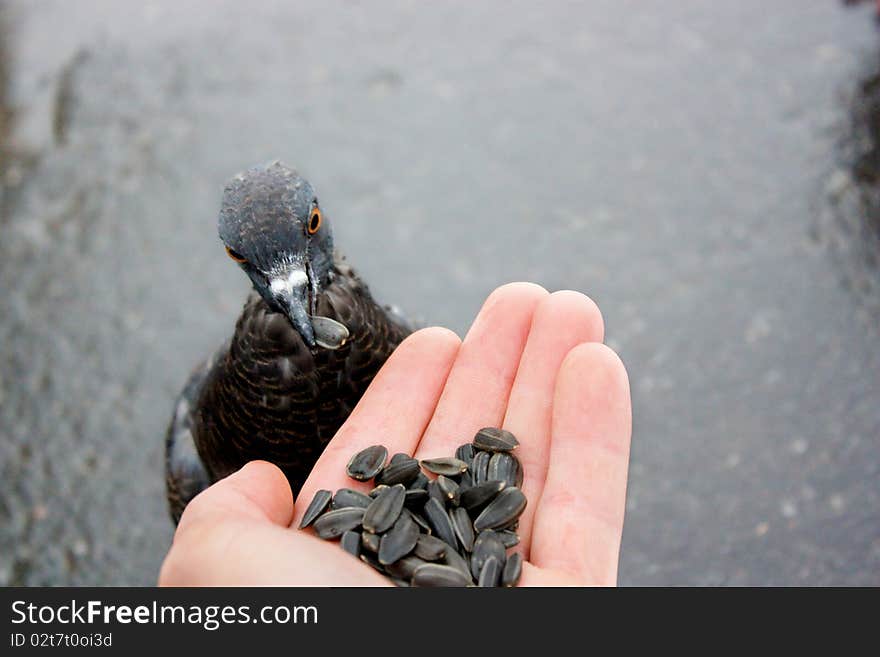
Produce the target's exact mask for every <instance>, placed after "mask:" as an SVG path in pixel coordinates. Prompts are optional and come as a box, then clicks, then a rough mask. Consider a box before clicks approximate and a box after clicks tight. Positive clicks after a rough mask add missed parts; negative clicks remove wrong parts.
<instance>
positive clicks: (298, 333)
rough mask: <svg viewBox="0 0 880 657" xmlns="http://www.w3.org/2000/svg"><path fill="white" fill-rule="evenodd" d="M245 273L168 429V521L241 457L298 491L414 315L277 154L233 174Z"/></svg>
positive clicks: (226, 216) (233, 246)
mask: <svg viewBox="0 0 880 657" xmlns="http://www.w3.org/2000/svg"><path fill="white" fill-rule="evenodd" d="M218 230H219V234H220V239H221V241H222V242H223V245H224V246H225V248H226V253H227V254H228V256H229V257H230V258H231V259H232V260H233V261H234V262H235V263H236V264H237V265H238V267H239V268H241V269H242V270H243V271H244V272H245V274H247V276H248V278H250V281H251V283H252V284H253V289H252V290H251V292H250V293H249V296H248V298H247V300H246V302H245V304H244V308H243V310H242V312H241V315H240V316H239V317H238V320H237V321H236V324H235V330H234V331H233V334H232V337H231V338H230V339H229V340H228V341H227V342H226V343H225V344H223V345H222V346H221V347H220V348H219V349H218V350H217V351H216V352H215V353H214V354H213V355H212V356H211V357H210V358H208V359H207V360H206V361H205V362H204V363H202V364H201V365H200V366H198V367H197V368H196V369H195V371H194V372H193V373H192V374H191V376H190V378H189V380H188V381H187V383H186V385H185V386H184V388H183V391H182V392H181V394H180V396H179V397H178V399H177V402H176V405H175V408H174V412H173V413H172V418H171V422H170V424H169V427H168V431H167V433H166V436H165V481H166V490H167V497H168V505H169V510H170V513H171V518H172V520H173V521H174V523H175V524H176V523H177V522H178V521H179V520H180V516H181V514H182V513H183V510H184V508H185V507H186V505H187V504H188V503H189V502H190V501H191V500H192V499H193V498H194V497H195V496H196V495H197V494H198V493H199V492H201V491H202V490H204V489H205V488H207V487H208V486H210V485H211V484H212V483H213V482H215V481H217V480H219V479H222V478H223V477H225V476H227V475H229V474H231V473H232V472H235V471H236V470H238V469H239V468H240V467H242V466H243V465H244V464H245V463H247V462H248V461H251V460H253V459H263V460H267V461H270V462H272V463H274V464H275V465H277V466H278V467H279V468H280V469H281V470H282V471H283V472H284V474H285V475H286V476H287V480H288V482H289V483H290V486H291V490H292V491H293V492H294V494H296V493H298V491H299V489H300V488H301V487H302V484H303V482H304V481H305V479H306V477H307V476H308V474H309V472H310V471H311V469H312V467H313V466H314V464H315V462H316V461H317V459H318V457H319V456H320V454H321V452H322V451H323V449H324V447H325V446H326V444H327V443H328V441H329V440H330V438H332V437H333V435H334V434H335V433H336V431H337V430H338V429H339V427H340V426H341V425H342V423H343V422H344V421H345V420H346V418H347V417H348V415H349V413H350V412H351V411H352V409H353V408H354V407H355V405H356V404H357V402H358V400H359V399H360V398H361V396H362V395H363V394H364V391H365V390H366V389H367V386H368V385H369V384H370V382H371V381H372V380H373V377H374V376H375V375H376V372H378V370H379V368H381V367H382V364H383V363H384V362H385V361H386V360H387V359H388V357H389V356H390V355H391V353H392V352H393V351H394V349H395V348H396V347H397V345H399V344H400V342H401V341H403V339H404V338H405V337H406V336H407V335H409V334H410V333H411V332H412V331H413V329H414V326H413V325H412V323H410V322H409V321H408V320H407V319H406V318H405V317H404V316H403V315H402V314H401V313H400V311H399V310H397V309H396V308H394V307H390V306H383V305H379V304H378V303H377V302H376V301H374V299H373V297H372V295H371V294H370V291H369V288H368V287H367V285H366V283H364V281H363V280H362V279H361V278H360V277H359V276H358V275H357V274H356V273H355V271H354V270H353V269H352V268H351V266H349V265H348V263H347V262H346V261H345V259H344V257H343V256H341V255H340V254H338V253H337V252H336V251H335V250H334V248H333V232H332V228H331V223H330V219H329V217H328V216H327V214H326V212H325V211H324V210H323V208H322V207H321V206H320V205H319V203H318V197H317V195H316V193H315V190H314V188H313V187H312V185H310V184H309V183H308V182H307V181H306V180H305V179H304V178H302V177H301V176H300V175H299V174H298V173H297V172H296V171H295V170H294V169H292V168H290V167H289V166H287V165H285V164H283V163H282V162H280V161H275V162H272V163H270V164H268V165H265V166H258V167H254V168H251V169H248V170H247V171H244V172H242V173H240V174H238V175H237V176H235V177H234V178H233V179H232V180H231V181H230V182H229V183H228V184H227V186H226V188H225V189H224V192H223V200H222V204H221V209H220V216H219V220H218Z"/></svg>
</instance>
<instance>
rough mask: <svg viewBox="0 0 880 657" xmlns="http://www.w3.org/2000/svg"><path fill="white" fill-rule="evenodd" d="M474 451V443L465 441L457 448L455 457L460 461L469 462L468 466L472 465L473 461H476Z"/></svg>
mask: <svg viewBox="0 0 880 657" xmlns="http://www.w3.org/2000/svg"><path fill="white" fill-rule="evenodd" d="M474 453H475V450H474V444H473V443H465V444H464V445H461V446H459V448H458V449H456V450H455V458H457V459H458V460H459V461H464V462H465V463H467V464H468V467H470V465H471V463H473V461H474Z"/></svg>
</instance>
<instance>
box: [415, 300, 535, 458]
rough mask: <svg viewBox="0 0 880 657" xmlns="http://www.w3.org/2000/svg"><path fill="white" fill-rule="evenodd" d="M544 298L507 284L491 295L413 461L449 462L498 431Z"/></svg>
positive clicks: (456, 361)
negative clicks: (477, 438) (490, 430)
mask: <svg viewBox="0 0 880 657" xmlns="http://www.w3.org/2000/svg"><path fill="white" fill-rule="evenodd" d="M546 296H547V291H546V290H545V289H544V288H542V287H540V286H538V285H534V284H532V283H510V284H508V285H503V286H501V287H499V288H498V289H497V290H495V291H494V292H492V294H490V295H489V298H488V299H486V302H485V303H484V304H483V307H482V309H481V310H480V312H479V314H478V315H477V318H476V319H475V320H474V323H473V325H472V326H471V329H470V330H469V331H468V334H467V336H465V339H464V342H463V343H462V345H461V349H460V350H459V352H458V356H457V358H456V359H455V364H454V365H453V366H452V371H451V372H450V373H449V379H448V381H447V382H446V388H445V389H444V390H443V396H442V397H441V398H440V401H439V403H438V404H437V409H436V411H435V412H434V417H433V418H432V419H431V423H430V424H429V425H428V428H427V430H426V431H425V435H424V436H423V438H422V442H421V443H419V446H418V449H417V450H416V457H417V458H420V459H421V458H430V457H434V456H449V455H450V454H452V452H453V451H455V448H456V447H458V446H459V445H461V444H462V443H466V442H469V441H471V440H472V439H473V436H474V434H475V433H476V432H477V431H479V430H480V429H482V428H483V427H487V426H500V424H501V420H502V419H503V418H504V409H505V407H506V406H507V397H508V395H509V394H510V386H511V385H512V384H513V378H514V376H516V369H517V367H518V366H519V359H520V356H521V355H522V350H523V347H524V346H525V343H526V337H527V336H528V334H529V327H530V326H531V323H532V315H533V313H534V311H535V307H536V306H537V305H538V303H539V302H540V301H541V299H543V298H545V297H546Z"/></svg>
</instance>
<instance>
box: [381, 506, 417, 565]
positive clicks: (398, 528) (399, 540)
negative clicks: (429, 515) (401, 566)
mask: <svg viewBox="0 0 880 657" xmlns="http://www.w3.org/2000/svg"><path fill="white" fill-rule="evenodd" d="M418 540H419V526H418V525H417V524H416V523H415V522H413V521H412V520H411V519H410V517H409V516H404V515H401V516H400V517H399V518H398V519H397V522H395V523H394V526H393V527H392V528H391V529H390V530H389V531H388V532H387V533H386V534H384V535H383V536H382V541H381V542H380V543H379V563H381V564H382V565H385V566H387V565H388V564H392V563H394V562H395V561H397V560H398V559H401V558H403V557H405V556H406V555H407V554H409V553H410V552H412V550H413V548H414V547H415V546H416V543H417V542H418Z"/></svg>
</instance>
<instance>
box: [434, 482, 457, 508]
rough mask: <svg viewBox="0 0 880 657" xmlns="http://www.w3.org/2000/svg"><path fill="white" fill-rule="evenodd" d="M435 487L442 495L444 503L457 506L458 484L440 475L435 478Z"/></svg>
mask: <svg viewBox="0 0 880 657" xmlns="http://www.w3.org/2000/svg"><path fill="white" fill-rule="evenodd" d="M437 487H438V488H439V489H440V492H441V493H442V494H443V498H444V502H445V503H447V504H453V505H456V506H457V505H458V484H457V483H455V482H454V481H452V479H450V478H449V477H444V476H443V475H440V476H439V477H437Z"/></svg>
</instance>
